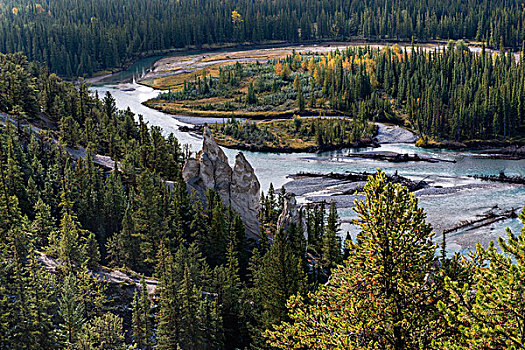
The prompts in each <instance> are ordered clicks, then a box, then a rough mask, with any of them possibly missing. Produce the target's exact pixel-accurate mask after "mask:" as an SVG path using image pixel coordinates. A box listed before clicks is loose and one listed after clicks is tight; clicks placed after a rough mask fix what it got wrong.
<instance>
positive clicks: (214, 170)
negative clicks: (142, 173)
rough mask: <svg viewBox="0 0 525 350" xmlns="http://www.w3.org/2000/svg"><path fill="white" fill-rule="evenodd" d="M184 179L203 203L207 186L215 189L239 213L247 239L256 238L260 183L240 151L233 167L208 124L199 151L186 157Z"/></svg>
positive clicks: (258, 230)
mask: <svg viewBox="0 0 525 350" xmlns="http://www.w3.org/2000/svg"><path fill="white" fill-rule="evenodd" d="M182 176H183V178H184V181H186V183H187V184H188V187H189V189H190V190H192V191H195V194H196V195H197V197H199V198H200V199H201V200H202V201H203V202H204V199H205V192H206V190H208V189H213V190H215V191H216V192H217V193H218V194H219V195H220V197H221V199H222V201H223V203H224V204H225V205H229V206H231V208H232V209H233V210H235V211H236V212H238V213H239V215H240V216H241V218H242V221H243V223H244V225H245V227H246V234H247V235H248V236H249V237H251V238H256V239H258V238H259V237H260V228H259V219H258V215H259V198H260V197H259V196H260V189H261V185H260V184H259V180H258V179H257V176H256V175H255V171H254V170H253V168H252V166H251V165H250V163H248V161H247V160H246V158H245V157H244V155H243V154H242V153H239V154H238V155H237V156H236V157H235V165H234V167H233V169H232V168H231V167H230V165H229V164H228V157H226V154H224V151H223V150H222V149H221V148H220V147H219V145H218V144H217V143H216V142H215V140H214V139H213V136H212V134H211V131H210V129H209V128H208V127H204V130H203V144H202V150H201V151H200V152H199V153H198V154H197V156H196V157H195V158H190V159H188V161H187V162H186V164H185V165H184V169H183V170H182Z"/></svg>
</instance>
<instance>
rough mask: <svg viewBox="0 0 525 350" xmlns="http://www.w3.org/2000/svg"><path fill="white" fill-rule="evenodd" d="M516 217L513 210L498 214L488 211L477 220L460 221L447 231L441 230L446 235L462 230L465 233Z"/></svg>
mask: <svg viewBox="0 0 525 350" xmlns="http://www.w3.org/2000/svg"><path fill="white" fill-rule="evenodd" d="M496 208H497V207H495V208H493V209H496ZM516 217H518V215H517V214H516V210H515V209H514V208H512V209H510V210H505V211H502V212H499V213H497V212H495V211H494V210H490V211H489V212H487V213H486V214H484V215H483V216H482V217H481V218H479V219H474V220H465V221H461V222H460V223H459V224H457V225H455V226H454V227H452V228H450V229H447V230H443V233H444V234H447V233H451V232H455V231H459V230H463V229H465V230H467V231H469V230H475V229H477V228H480V227H485V226H488V225H491V224H493V223H495V222H498V221H502V220H506V219H512V218H516Z"/></svg>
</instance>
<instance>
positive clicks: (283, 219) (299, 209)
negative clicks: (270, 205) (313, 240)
mask: <svg viewBox="0 0 525 350" xmlns="http://www.w3.org/2000/svg"><path fill="white" fill-rule="evenodd" d="M292 223H296V224H299V225H301V227H302V229H303V232H304V236H305V238H307V232H306V215H305V213H304V208H303V206H302V205H300V204H297V200H296V199H295V195H294V194H293V193H286V195H285V197H284V208H283V212H282V213H281V215H280V216H279V219H278V220H277V229H278V230H279V229H281V228H283V229H284V231H286V230H288V228H289V227H290V225H291V224H292Z"/></svg>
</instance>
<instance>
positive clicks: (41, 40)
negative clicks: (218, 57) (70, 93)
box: [0, 0, 525, 77]
mask: <svg viewBox="0 0 525 350" xmlns="http://www.w3.org/2000/svg"><path fill="white" fill-rule="evenodd" d="M355 38H361V39H370V40H379V39H387V40H405V41H410V40H412V39H414V40H420V41H426V40H433V39H469V40H476V41H485V42H486V43H487V44H488V45H489V46H490V47H494V48H500V46H505V47H508V48H511V49H517V48H519V47H520V46H521V43H522V42H523V40H525V8H524V6H523V4H522V2H520V1H517V0H493V1H489V0H483V1H475V0H468V1H456V0H409V1H401V0H395V1H387V0H367V1H352V0H321V1H302V0H291V1H290V0H277V1H273V0H272V1H269V0H263V1H250V0H234V1H226V2H225V1H221V0H180V1H173V0H107V1H99V0H86V1H69V0H53V1H51V0H43V1H33V0H31V1H20V0H6V1H3V2H2V4H1V6H0V52H4V53H7V52H17V51H22V52H24V53H25V54H26V55H27V56H28V57H29V58H30V60H33V61H40V62H43V63H45V64H47V65H48V66H49V68H50V69H51V71H53V72H55V73H58V74H60V75H61V76H65V77H73V76H82V75H90V74H92V73H94V72H97V71H102V70H105V69H112V68H117V67H120V66H122V65H123V64H126V63H128V62H129V61H130V59H132V58H133V57H135V56H136V55H138V54H140V53H147V52H152V51H158V50H167V49H172V48H184V47H189V46H192V47H201V46H203V45H212V44H223V43H245V42H253V43H261V42H264V41H271V40H279V41H287V42H300V41H307V40H326V39H330V40H347V39H355Z"/></svg>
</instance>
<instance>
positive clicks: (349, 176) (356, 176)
mask: <svg viewBox="0 0 525 350" xmlns="http://www.w3.org/2000/svg"><path fill="white" fill-rule="evenodd" d="M375 175H377V174H376V173H368V172H366V171H365V172H362V173H354V172H345V173H310V172H300V173H297V174H295V175H292V177H322V178H327V179H335V180H341V181H348V182H362V181H366V180H367V179H368V177H369V176H375ZM386 177H387V180H388V181H389V182H391V183H400V184H402V185H404V186H406V187H407V188H408V189H409V190H410V191H417V190H420V189H422V188H424V187H426V186H427V183H426V182H425V181H417V182H416V181H412V180H410V179H408V178H406V177H403V176H400V175H398V174H397V171H396V172H395V173H394V174H392V175H386ZM348 194H349V193H348Z"/></svg>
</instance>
